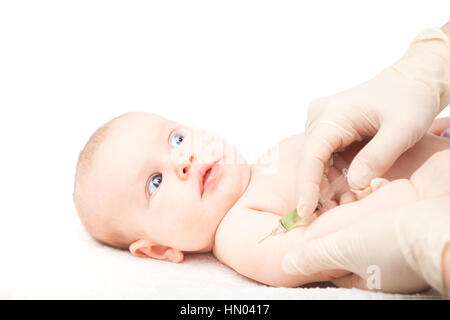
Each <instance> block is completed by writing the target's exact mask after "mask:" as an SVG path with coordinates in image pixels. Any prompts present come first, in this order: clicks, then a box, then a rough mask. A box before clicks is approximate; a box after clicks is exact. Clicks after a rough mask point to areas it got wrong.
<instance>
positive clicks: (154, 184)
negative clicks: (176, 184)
mask: <svg viewBox="0 0 450 320" xmlns="http://www.w3.org/2000/svg"><path fill="white" fill-rule="evenodd" d="M161 183H162V175H160V174H158V175H156V176H154V177H152V178H151V179H150V182H149V183H148V192H150V194H152V193H153V192H155V191H156V189H158V187H159V186H160V185H161Z"/></svg>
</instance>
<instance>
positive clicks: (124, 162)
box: [74, 112, 250, 262]
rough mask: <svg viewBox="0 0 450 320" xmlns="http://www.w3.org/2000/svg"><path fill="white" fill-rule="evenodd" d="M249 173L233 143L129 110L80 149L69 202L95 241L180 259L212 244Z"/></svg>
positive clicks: (105, 126)
mask: <svg viewBox="0 0 450 320" xmlns="http://www.w3.org/2000/svg"><path fill="white" fill-rule="evenodd" d="M249 178H250V167H249V166H248V164H247V163H246V162H245V161H244V159H243V158H242V156H241V155H240V154H239V152H238V151H237V149H236V148H235V147H234V146H232V145H230V144H228V143H227V142H225V141H224V140H223V139H221V138H219V137H218V136H215V135H211V134H208V133H206V132H205V131H203V130H198V129H193V128H190V127H186V126H183V125H181V124H179V123H176V122H173V121H170V120H166V119H164V118H162V117H160V116H157V115H154V114H151V113H143V112H133V113H127V114H124V115H122V116H119V117H117V118H114V119H112V120H111V121H109V122H108V123H106V124H105V125H103V126H102V127H101V128H99V129H98V130H97V131H96V132H95V133H94V134H93V135H92V137H91V138H90V139H89V141H88V142H87V144H86V146H85V147H84V149H83V151H81V153H80V157H79V160H78V164H77V170H76V176H75V189H74V202H75V206H76V208H77V211H78V214H79V216H80V219H81V221H82V223H83V225H84V226H85V228H86V230H87V231H88V232H89V233H90V234H91V235H92V236H93V237H94V238H95V239H97V240H98V241H100V242H102V243H106V244H108V245H111V246H115V247H120V248H129V249H130V251H131V252H132V253H133V254H135V255H137V256H148V257H152V258H157V259H162V260H168V261H172V262H180V261H182V259H183V252H206V251H210V250H211V249H212V246H213V244H214V237H215V233H216V229H217V227H218V226H219V224H220V221H221V220H222V218H223V217H224V215H225V214H226V213H227V212H228V210H229V209H230V208H231V207H232V206H233V205H234V204H235V203H236V201H237V200H238V199H239V198H240V196H241V195H242V193H243V192H244V191H245V189H246V187H247V185H248V181H249Z"/></svg>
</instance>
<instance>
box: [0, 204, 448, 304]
mask: <svg viewBox="0 0 450 320" xmlns="http://www.w3.org/2000/svg"><path fill="white" fill-rule="evenodd" d="M71 214H73V216H64V219H61V220H56V221H54V223H51V222H50V221H48V222H49V223H47V224H46V226H47V227H46V228H44V230H43V229H42V228H33V224H30V225H29V226H28V227H24V231H28V232H30V231H32V230H34V231H32V232H34V237H26V238H21V237H16V239H15V241H12V242H11V243H10V245H9V246H5V249H6V251H7V253H6V256H7V257H8V259H7V260H4V261H3V266H2V267H3V268H2V273H1V274H0V298H2V299H400V298H403V299H405V298H406V299H439V298H440V296H439V294H438V293H437V292H435V291H430V292H427V293H425V294H418V295H392V294H383V293H374V292H368V291H363V290H357V289H351V290H350V289H341V288H333V287H325V288H320V287H318V286H317V284H313V285H309V286H308V287H307V288H274V287H269V286H265V285H261V284H259V283H257V282H255V281H252V280H250V279H248V278H246V277H243V276H241V275H240V274H238V273H236V272H235V271H233V270H232V269H230V268H228V267H227V266H225V265H223V264H221V263H220V262H218V261H217V260H216V259H215V258H214V256H213V255H211V254H200V255H190V256H187V257H186V259H185V261H184V262H183V263H181V264H173V263H168V262H163V261H157V260H153V259H144V258H136V257H134V256H132V255H131V254H130V253H129V252H128V251H124V250H118V249H114V248H110V247H107V246H104V245H101V244H99V243H97V242H96V241H94V240H93V239H92V238H91V237H90V236H89V235H88V234H87V233H86V232H85V231H84V230H83V229H82V227H81V225H80V224H79V223H78V222H77V220H76V219H75V218H76V216H75V212H74V210H73V211H72V212H71ZM68 217H70V218H68ZM62 221H66V222H67V223H64V222H62ZM56 222H57V223H59V224H60V225H62V226H63V227H62V228H60V229H58V228H53V227H54V226H55V225H56V224H55V223H56ZM42 225H43V224H41V226H42ZM52 229H53V230H52ZM33 238H34V239H35V241H32V242H30V240H29V239H33ZM4 254H5V252H4ZM5 262H6V263H5ZM322 286H323V285H322Z"/></svg>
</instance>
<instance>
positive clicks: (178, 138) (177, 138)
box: [170, 133, 184, 148]
mask: <svg viewBox="0 0 450 320" xmlns="http://www.w3.org/2000/svg"><path fill="white" fill-rule="evenodd" d="M183 140H184V136H183V135H182V134H178V133H175V134H173V135H172V136H171V137H170V144H171V146H172V147H174V148H176V147H178V146H179V145H180V144H181V143H182V142H183Z"/></svg>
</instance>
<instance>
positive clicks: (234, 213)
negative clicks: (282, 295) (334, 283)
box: [213, 207, 347, 287]
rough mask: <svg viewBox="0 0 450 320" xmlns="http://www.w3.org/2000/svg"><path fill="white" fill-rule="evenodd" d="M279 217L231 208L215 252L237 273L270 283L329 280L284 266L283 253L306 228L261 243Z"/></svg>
mask: <svg viewBox="0 0 450 320" xmlns="http://www.w3.org/2000/svg"><path fill="white" fill-rule="evenodd" d="M279 219H280V216H278V215H275V214H272V213H268V212H261V211H257V210H254V209H250V208H244V207H237V208H234V209H232V210H231V211H230V212H229V213H228V214H227V215H226V216H225V218H224V219H223V220H222V222H221V224H220V226H219V229H218V230H217V233H216V242H215V245H214V249H213V253H214V255H215V256H216V257H217V259H219V260H220V261H221V262H222V263H224V264H226V265H228V266H229V267H231V268H233V269H234V270H236V271H237V272H238V273H240V274H242V275H244V276H246V277H249V278H251V279H254V280H256V281H258V282H262V283H264V284H267V285H271V286H283V287H297V286H300V285H302V284H305V283H309V282H315V281H328V280H330V278H329V277H324V276H321V275H320V274H318V275H312V276H303V275H290V274H287V273H285V272H284V271H283V270H282V267H281V262H282V259H283V256H284V254H285V253H286V252H287V251H288V250H289V249H291V248H292V244H295V245H298V244H300V243H301V241H302V238H303V235H304V232H305V228H302V227H299V228H295V229H293V230H291V231H290V232H288V233H283V234H279V235H277V236H274V237H269V238H267V239H265V240H264V241H263V242H261V243H259V244H258V242H259V241H260V240H261V239H262V238H264V237H265V236H266V235H267V234H269V233H270V232H271V231H272V229H273V228H274V227H276V226H277V224H278V220H279ZM346 273H347V272H340V273H339V274H337V275H344V274H346Z"/></svg>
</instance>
